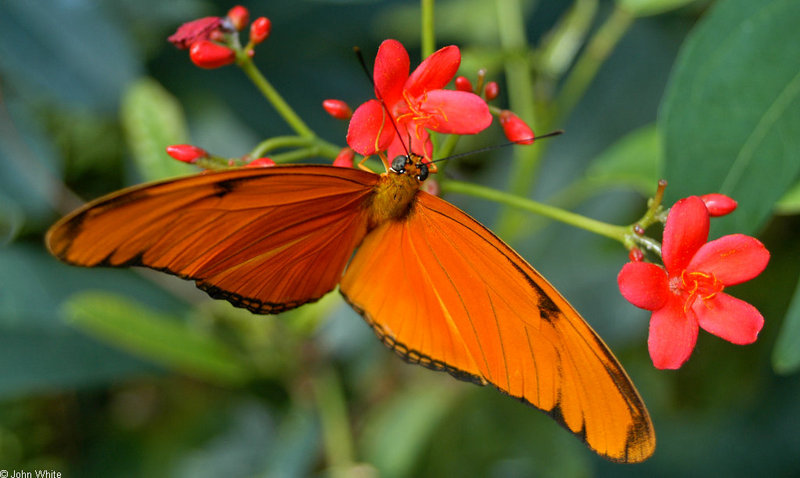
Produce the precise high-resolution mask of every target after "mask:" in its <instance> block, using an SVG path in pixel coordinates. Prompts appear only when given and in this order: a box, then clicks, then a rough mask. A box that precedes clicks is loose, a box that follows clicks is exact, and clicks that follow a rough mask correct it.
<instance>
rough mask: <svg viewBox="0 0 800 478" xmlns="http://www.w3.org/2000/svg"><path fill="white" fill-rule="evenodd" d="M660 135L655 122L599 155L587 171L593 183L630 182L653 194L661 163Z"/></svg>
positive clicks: (641, 191)
mask: <svg viewBox="0 0 800 478" xmlns="http://www.w3.org/2000/svg"><path fill="white" fill-rule="evenodd" d="M661 156H662V153H661V136H660V135H659V132H658V128H657V127H656V125H649V126H644V127H642V128H639V129H637V130H635V131H633V132H631V133H628V134H627V135H626V136H624V137H623V138H622V139H620V140H619V141H617V142H616V143H614V144H612V145H611V146H610V147H609V148H608V149H607V150H605V151H604V152H603V153H602V154H601V155H600V156H598V157H597V158H596V159H595V160H594V161H593V162H592V164H591V165H590V166H589V169H588V170H587V171H586V180H587V181H588V182H589V183H590V184H592V185H593V186H607V185H619V184H623V185H627V186H630V187H633V188H634V189H636V190H637V191H639V192H640V193H642V194H643V195H645V196H649V195H651V194H653V191H655V188H656V183H657V182H658V179H659V177H658V172H659V167H660V165H661Z"/></svg>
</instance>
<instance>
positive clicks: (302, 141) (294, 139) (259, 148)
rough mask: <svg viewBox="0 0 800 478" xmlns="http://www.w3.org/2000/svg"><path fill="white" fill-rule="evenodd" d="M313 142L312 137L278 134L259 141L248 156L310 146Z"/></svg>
mask: <svg viewBox="0 0 800 478" xmlns="http://www.w3.org/2000/svg"><path fill="white" fill-rule="evenodd" d="M312 142H313V141H312V139H311V138H307V137H304V136H276V137H274V138H269V139H266V140H264V141H262V142H260V143H258V144H257V145H256V147H255V148H253V150H252V151H250V154H249V155H248V156H249V157H250V158H253V159H255V158H260V157H262V156H264V155H265V154H267V153H269V152H270V151H274V150H276V149H279V148H294V147H301V146H309V145H311V143H312Z"/></svg>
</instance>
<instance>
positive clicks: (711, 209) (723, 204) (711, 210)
mask: <svg viewBox="0 0 800 478" xmlns="http://www.w3.org/2000/svg"><path fill="white" fill-rule="evenodd" d="M700 199H702V200H703V202H704V203H705V205H706V209H708V214H709V216H711V217H719V216H724V215H726V214H730V213H732V212H733V211H734V209H736V206H737V205H738V204H737V202H736V201H734V200H733V199H731V198H729V197H728V196H726V195H724V194H719V193H711V194H703V195H702V196H700Z"/></svg>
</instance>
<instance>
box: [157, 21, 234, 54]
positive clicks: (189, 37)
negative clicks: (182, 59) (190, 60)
mask: <svg viewBox="0 0 800 478" xmlns="http://www.w3.org/2000/svg"><path fill="white" fill-rule="evenodd" d="M220 27H222V18H220V17H205V18H199V19H197V20H192V21H191V22H188V23H184V24H183V25H181V26H180V27H178V31H176V32H175V33H174V34H172V35H171V36H170V37H169V38H167V40H169V41H170V42H171V43H172V44H173V45H175V46H176V47H177V48H179V49H181V50H185V49H187V48H189V47H190V46H192V43H195V42H197V41H200V40H208V39H209V37H210V36H211V34H212V33H213V32H214V31H216V30H217V29H218V28H220Z"/></svg>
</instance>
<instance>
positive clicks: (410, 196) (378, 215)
mask: <svg viewBox="0 0 800 478" xmlns="http://www.w3.org/2000/svg"><path fill="white" fill-rule="evenodd" d="M419 176H420V170H419V166H418V165H416V164H414V163H411V162H409V163H408V164H407V165H406V167H405V168H404V170H403V171H402V172H396V171H394V170H389V171H387V172H385V173H383V174H381V177H380V179H379V180H378V184H377V185H376V186H375V191H374V194H373V197H372V201H371V203H370V205H369V211H370V220H369V228H370V229H373V228H375V227H377V226H379V225H381V224H383V223H384V222H386V221H389V220H397V219H403V218H405V217H406V216H407V215H408V212H409V211H410V210H411V205H412V204H413V203H414V198H415V197H416V195H417V191H419V187H420V184H421V181H420V180H419V179H418V178H419Z"/></svg>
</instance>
